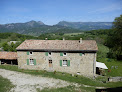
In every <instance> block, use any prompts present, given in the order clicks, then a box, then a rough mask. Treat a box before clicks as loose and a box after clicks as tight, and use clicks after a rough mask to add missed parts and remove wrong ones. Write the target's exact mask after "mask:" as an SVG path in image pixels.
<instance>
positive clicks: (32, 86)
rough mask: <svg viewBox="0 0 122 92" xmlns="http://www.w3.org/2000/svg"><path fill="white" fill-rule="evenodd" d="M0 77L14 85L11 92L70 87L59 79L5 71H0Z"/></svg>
mask: <svg viewBox="0 0 122 92" xmlns="http://www.w3.org/2000/svg"><path fill="white" fill-rule="evenodd" d="M0 75H1V76H2V77H4V78H7V79H9V80H10V81H11V82H12V84H13V85H15V87H14V88H12V89H11V92H13V91H14V92H36V89H37V88H39V89H40V90H42V89H44V88H58V87H66V86H68V85H70V83H68V82H66V81H63V80H59V79H53V78H47V77H40V76H33V75H29V74H24V73H20V72H15V71H9V70H5V69H0Z"/></svg>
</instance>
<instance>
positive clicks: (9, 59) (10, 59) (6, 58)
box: [0, 52, 18, 65]
mask: <svg viewBox="0 0 122 92" xmlns="http://www.w3.org/2000/svg"><path fill="white" fill-rule="evenodd" d="M0 63H1V64H12V65H18V62H17V53H16V52H0Z"/></svg>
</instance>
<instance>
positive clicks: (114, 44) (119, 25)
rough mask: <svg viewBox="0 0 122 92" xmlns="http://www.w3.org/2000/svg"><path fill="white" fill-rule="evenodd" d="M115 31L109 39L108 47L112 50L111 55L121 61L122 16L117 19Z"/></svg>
mask: <svg viewBox="0 0 122 92" xmlns="http://www.w3.org/2000/svg"><path fill="white" fill-rule="evenodd" d="M113 31H114V32H113V34H112V35H111V36H110V37H108V39H107V46H108V47H109V48H110V53H112V54H113V55H114V56H115V57H116V58H117V59H120V57H121V56H122V15H120V17H116V18H115V20H114V22H113ZM121 59H122V58H121Z"/></svg>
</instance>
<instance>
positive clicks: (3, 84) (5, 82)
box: [0, 76, 14, 92]
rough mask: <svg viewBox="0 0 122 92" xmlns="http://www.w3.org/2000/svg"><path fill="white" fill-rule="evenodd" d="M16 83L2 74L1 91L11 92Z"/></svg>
mask: <svg viewBox="0 0 122 92" xmlns="http://www.w3.org/2000/svg"><path fill="white" fill-rule="evenodd" d="M12 87H14V85H13V84H12V83H11V82H10V81H9V80H8V79H6V78H3V77H2V76H0V92H9V91H10V89H11V88H12Z"/></svg>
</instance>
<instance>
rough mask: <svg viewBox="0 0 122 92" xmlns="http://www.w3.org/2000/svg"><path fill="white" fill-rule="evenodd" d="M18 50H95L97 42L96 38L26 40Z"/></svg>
mask: <svg viewBox="0 0 122 92" xmlns="http://www.w3.org/2000/svg"><path fill="white" fill-rule="evenodd" d="M16 49H17V50H23V49H24V50H28V49H31V50H61V51H62V50H69V51H70V50H95V51H97V50H98V48H97V44H96V41H95V40H82V43H79V40H25V41H24V42H23V43H22V44H20V45H19V46H18V47H17V48H16Z"/></svg>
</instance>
